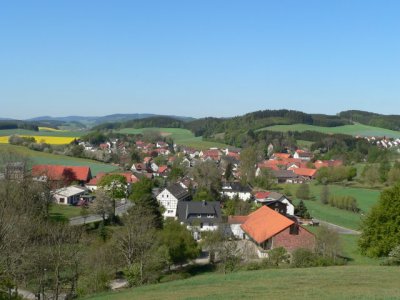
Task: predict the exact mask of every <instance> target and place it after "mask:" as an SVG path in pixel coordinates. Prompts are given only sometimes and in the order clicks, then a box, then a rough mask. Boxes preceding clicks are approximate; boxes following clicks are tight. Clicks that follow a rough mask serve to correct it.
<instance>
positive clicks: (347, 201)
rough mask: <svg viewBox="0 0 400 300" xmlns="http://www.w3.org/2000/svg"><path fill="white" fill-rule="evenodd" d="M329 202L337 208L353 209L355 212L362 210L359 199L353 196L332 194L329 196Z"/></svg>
mask: <svg viewBox="0 0 400 300" xmlns="http://www.w3.org/2000/svg"><path fill="white" fill-rule="evenodd" d="M328 203H329V205H330V206H333V207H336V208H340V209H344V210H348V211H352V212H355V213H358V212H360V209H359V208H358V204H357V199H356V198H354V197H352V196H331V197H329V202H328Z"/></svg>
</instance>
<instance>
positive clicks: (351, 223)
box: [288, 184, 380, 230]
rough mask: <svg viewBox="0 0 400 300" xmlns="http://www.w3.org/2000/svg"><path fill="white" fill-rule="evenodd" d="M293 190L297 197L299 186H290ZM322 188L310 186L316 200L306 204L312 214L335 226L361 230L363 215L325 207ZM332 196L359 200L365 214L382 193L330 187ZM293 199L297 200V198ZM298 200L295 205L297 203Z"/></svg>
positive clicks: (315, 185) (307, 201)
mask: <svg viewBox="0 0 400 300" xmlns="http://www.w3.org/2000/svg"><path fill="white" fill-rule="evenodd" d="M288 187H289V188H290V189H291V193H292V195H295V192H296V188H297V187H298V185H288ZM321 189H322V186H321V185H317V184H310V191H311V194H312V195H313V196H314V197H315V200H306V201H305V202H304V203H305V205H306V206H307V208H308V210H309V212H310V214H311V215H312V216H313V217H314V218H317V219H320V220H324V221H327V222H330V223H333V224H337V225H340V226H343V227H347V228H350V229H356V230H357V229H359V225H360V220H361V217H362V214H356V213H352V212H349V211H346V210H342V209H338V208H335V207H331V206H329V205H323V204H322V203H321V202H320V200H319V199H320V193H321ZM329 192H330V195H340V196H344V195H346V196H353V197H355V198H356V199H357V203H358V206H359V208H360V209H361V210H362V212H363V213H364V214H365V213H366V212H368V211H369V210H370V209H371V207H372V206H373V205H374V204H375V203H376V202H377V201H378V199H379V195H380V191H377V190H371V189H365V188H352V187H342V186H338V185H329ZM291 198H293V199H295V198H296V197H295V196H292V197H291ZM297 201H298V200H297V199H296V201H295V203H297Z"/></svg>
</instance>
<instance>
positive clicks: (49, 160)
mask: <svg viewBox="0 0 400 300" xmlns="http://www.w3.org/2000/svg"><path fill="white" fill-rule="evenodd" d="M2 154H7V155H10V154H19V155H21V156H23V157H26V158H27V159H28V160H29V163H30V165H34V164H52V165H65V166H89V167H90V169H91V170H92V175H96V174H97V173H99V172H112V171H116V170H117V169H118V167H116V166H113V165H110V164H105V163H101V162H96V161H93V160H89V159H83V158H76V157H72V156H65V155H56V154H51V153H45V152H39V151H33V150H30V149H28V148H26V147H23V146H15V145H9V144H0V155H2Z"/></svg>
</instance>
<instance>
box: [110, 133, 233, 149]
mask: <svg viewBox="0 0 400 300" xmlns="http://www.w3.org/2000/svg"><path fill="white" fill-rule="evenodd" d="M146 130H155V131H160V132H161V133H164V135H165V136H170V137H171V138H172V139H173V140H174V142H175V143H176V144H178V145H182V146H188V147H193V148H197V149H208V148H211V147H220V148H224V147H227V145H226V144H222V143H216V142H207V141H203V140H202V137H200V136H199V137H195V136H194V134H193V133H192V132H191V131H190V130H187V129H182V128H140V129H135V128H124V129H121V130H118V131H117V132H120V133H125V134H139V133H143V132H144V131H146Z"/></svg>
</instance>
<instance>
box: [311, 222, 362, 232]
mask: <svg viewBox="0 0 400 300" xmlns="http://www.w3.org/2000/svg"><path fill="white" fill-rule="evenodd" d="M315 221H317V222H319V224H320V225H325V226H327V227H328V228H330V229H332V230H334V231H336V232H337V233H339V234H350V235H359V234H361V232H359V231H357V230H353V229H349V228H345V227H342V226H339V225H336V224H332V223H328V222H325V221H321V220H315Z"/></svg>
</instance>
